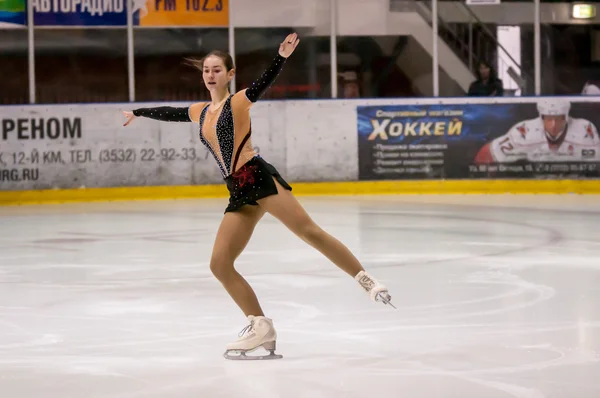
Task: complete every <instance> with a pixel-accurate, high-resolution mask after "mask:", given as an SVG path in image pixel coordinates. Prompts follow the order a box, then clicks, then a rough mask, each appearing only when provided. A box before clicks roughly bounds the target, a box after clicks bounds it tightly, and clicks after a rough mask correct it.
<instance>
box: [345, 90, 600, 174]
mask: <svg viewBox="0 0 600 398" xmlns="http://www.w3.org/2000/svg"><path fill="white" fill-rule="evenodd" d="M596 107H597V105H596V104H593V103H573V104H571V103H569V102H566V101H564V100H562V99H556V98H553V99H540V101H539V102H538V103H537V104H536V103H508V104H456V105H452V104H443V105H388V106H361V107H358V108H357V113H358V141H359V142H358V155H359V178H360V179H362V180H380V179H440V178H447V179H463V178H532V177H535V178H538V177H549V178H551V177H555V176H556V177H560V178H565V177H569V178H571V177H574V178H582V177H594V178H597V177H600V137H599V135H598V131H597V128H596V126H597V125H598V124H599V123H600V115H599V114H598V112H597V109H596Z"/></svg>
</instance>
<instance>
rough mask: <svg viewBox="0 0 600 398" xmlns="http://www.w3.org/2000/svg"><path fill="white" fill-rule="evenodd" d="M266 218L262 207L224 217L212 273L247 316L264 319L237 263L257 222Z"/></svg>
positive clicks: (215, 245) (215, 246)
mask: <svg viewBox="0 0 600 398" xmlns="http://www.w3.org/2000/svg"><path fill="white" fill-rule="evenodd" d="M264 214H265V210H264V209H263V208H261V206H244V207H243V208H242V209H240V210H239V211H237V212H231V213H225V216H224V217H223V221H221V225H220V226H219V230H218V231H217V237H216V239H215V243H214V248H213V253H212V257H211V260H210V270H211V271H212V273H213V274H214V276H215V277H216V278H217V279H218V280H219V282H221V284H222V285H223V287H224V288H225V290H227V293H229V295H230V296H231V298H232V299H233V300H234V301H235V303H236V304H237V305H238V306H239V307H240V309H241V310H242V311H243V312H244V314H245V315H246V316H249V315H254V316H263V315H264V314H263V311H262V309H261V307H260V304H259V303H258V299H257V297H256V293H254V290H253V289H252V287H250V285H249V284H248V282H247V281H246V280H245V279H244V278H243V277H242V276H241V275H240V274H239V273H238V272H237V271H236V270H235V268H234V262H235V260H236V259H237V258H238V256H239V255H240V254H241V253H242V251H243V250H244V248H245V247H246V245H247V244H248V242H249V241H250V237H251V236H252V233H253V232H254V228H255V227H256V224H258V221H259V220H260V219H261V218H262V216H263V215H264Z"/></svg>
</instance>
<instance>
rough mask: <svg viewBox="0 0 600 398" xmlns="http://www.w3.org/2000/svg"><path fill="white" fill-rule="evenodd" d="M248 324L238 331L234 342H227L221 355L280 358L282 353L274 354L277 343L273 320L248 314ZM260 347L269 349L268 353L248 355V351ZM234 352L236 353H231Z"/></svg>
mask: <svg viewBox="0 0 600 398" xmlns="http://www.w3.org/2000/svg"><path fill="white" fill-rule="evenodd" d="M248 320H249V321H250V325H248V326H246V327H245V328H244V329H242V331H241V332H240V334H239V336H240V337H241V338H240V339H239V340H238V341H236V342H235V343H231V344H227V347H226V348H227V350H226V351H225V354H223V356H224V357H225V358H226V359H237V360H239V359H246V360H247V359H254V360H256V359H281V358H283V356H282V355H276V354H275V346H276V343H277V332H276V331H275V328H274V327H273V321H272V320H271V319H269V318H266V317H264V316H253V315H250V316H248ZM260 347H262V348H264V349H265V350H267V351H269V353H270V354H269V355H260V356H258V355H257V356H252V355H250V356H248V355H246V353H250V352H252V351H254V350H257V349H259V348H260ZM231 354H236V355H231Z"/></svg>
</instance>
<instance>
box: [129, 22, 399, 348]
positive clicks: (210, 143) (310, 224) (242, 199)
mask: <svg viewBox="0 0 600 398" xmlns="http://www.w3.org/2000/svg"><path fill="white" fill-rule="evenodd" d="M299 42H300V40H299V39H298V35H297V34H296V33H293V34H290V35H288V36H287V38H286V39H285V41H283V42H282V43H281V45H280V46H279V53H278V54H277V55H276V56H275V58H274V59H273V62H272V63H271V65H270V66H269V67H268V68H267V69H266V70H265V71H264V72H263V74H262V75H261V76H260V77H259V78H258V79H257V80H256V81H254V82H253V83H252V85H251V87H250V88H248V89H244V90H240V91H238V92H237V93H235V94H234V95H231V94H230V93H229V88H228V87H229V82H230V81H231V79H233V77H234V66H233V60H232V58H231V56H230V55H229V54H227V53H223V52H220V51H213V52H211V53H210V54H208V55H207V56H206V57H204V58H203V59H201V60H191V62H192V64H194V66H196V67H198V68H199V69H200V70H201V71H202V77H203V80H204V84H205V85H206V87H207V88H208V90H209V92H210V95H211V102H200V103H195V104H193V105H191V106H189V107H182V108H179V107H177V108H175V107H167V106H163V107H156V108H141V109H135V110H134V111H133V112H124V114H125V116H126V118H127V121H126V122H125V124H124V125H125V126H127V125H128V124H129V123H131V121H132V120H133V119H134V118H135V117H139V116H142V117H147V118H151V119H155V120H160V121H166V122H194V123H198V124H199V136H200V140H201V141H202V143H203V144H204V145H205V146H206V147H207V148H208V150H209V151H210V152H211V154H212V155H213V156H214V158H215V160H216V163H217V166H218V167H219V169H220V170H221V173H222V175H223V178H224V180H225V183H226V185H227V189H228V190H229V194H230V195H229V205H228V206H227V208H226V209H225V214H224V217H223V220H222V222H221V225H220V227H219V229H218V232H217V236H216V239H215V242H214V247H213V252H212V257H211V260H210V270H211V271H212V273H213V274H214V276H215V277H216V278H217V279H218V280H219V281H220V282H221V284H222V285H223V287H224V288H225V290H226V291H227V293H229V295H230V296H231V298H232V299H233V300H234V301H235V303H236V304H237V305H238V306H239V308H240V309H241V310H242V312H243V313H244V314H245V315H246V317H247V318H248V321H249V325H248V326H246V328H244V329H243V330H242V332H241V333H240V336H241V338H240V339H239V340H237V341H236V342H234V343H231V344H228V345H227V347H226V351H225V353H224V356H225V358H227V359H273V358H281V357H282V356H281V355H275V353H274V352H275V346H276V340H277V333H276V331H275V328H274V327H273V321H272V319H269V318H267V317H265V314H264V313H263V310H262V308H261V306H260V304H259V302H258V299H257V297H256V294H255V293H254V290H253V289H252V288H251V287H250V285H249V284H248V282H247V281H246V280H245V279H244V278H243V277H242V276H241V275H240V274H239V273H238V272H237V271H236V269H235V268H234V262H235V260H236V259H237V257H238V256H239V255H240V254H241V253H242V251H243V250H244V248H245V247H246V245H247V243H248V242H249V240H250V238H251V236H252V233H253V231H254V228H255V227H256V225H257V223H258V222H259V220H260V219H261V218H262V217H263V215H264V214H265V213H267V212H268V213H269V214H271V215H272V216H274V217H275V218H277V219H278V220H279V221H281V222H282V223H283V224H284V225H285V226H286V227H287V228H289V229H290V230H291V231H292V232H293V233H294V234H296V235H297V236H298V237H300V238H301V239H302V240H304V241H305V242H306V243H308V244H309V245H311V246H312V247H314V248H315V249H316V250H318V251H319V252H321V253H322V254H323V255H325V256H326V257H327V258H328V259H329V260H331V262H333V263H334V264H335V265H337V266H338V267H339V268H341V269H342V270H343V271H345V272H346V273H347V274H349V275H350V276H351V277H353V278H354V279H355V280H356V281H357V282H358V284H359V285H360V286H361V287H362V288H363V289H364V290H365V291H366V292H367V293H368V294H369V295H370V297H371V299H372V300H373V301H375V302H383V303H384V304H390V305H392V304H391V296H390V295H389V293H388V289H387V288H386V287H385V286H384V285H382V284H381V283H379V282H378V281H377V280H375V279H374V278H373V277H372V276H371V275H369V274H368V273H367V272H366V271H365V269H364V268H363V267H362V266H361V264H360V262H359V261H358V260H357V259H356V257H354V255H353V254H352V253H351V252H350V250H349V249H348V248H347V247H346V246H344V245H343V244H342V243H341V242H339V241H338V240H337V239H335V238H334V237H332V236H331V235H329V234H328V233H327V232H325V231H324V230H322V229H321V228H320V227H319V226H318V225H317V224H315V222H314V221H313V220H312V219H311V218H310V217H309V215H308V214H307V213H306V212H305V210H304V208H303V207H302V206H301V205H300V203H299V202H298V201H297V200H296V198H295V197H294V196H293V195H292V193H291V190H292V188H291V187H290V185H289V184H288V183H287V182H286V181H285V180H284V179H283V178H282V177H281V175H280V174H279V173H278V171H277V170H276V169H275V167H273V166H272V165H271V164H269V163H267V162H266V161H265V160H264V159H263V158H262V157H261V156H260V155H258V154H257V153H256V152H254V150H253V147H252V143H251V140H250V134H251V126H250V107H251V106H252V105H253V104H254V103H255V102H256V101H257V100H258V99H259V98H260V97H261V96H262V94H263V93H264V92H265V91H266V90H267V88H268V87H269V86H270V85H271V83H273V81H274V80H275V78H276V77H277V76H278V75H279V73H280V71H281V69H282V67H283V65H284V63H285V61H286V59H287V58H288V57H289V56H290V55H291V54H292V53H293V52H294V50H295V49H296V46H298V43H299ZM188 61H190V60H188ZM392 306H393V305H392ZM260 347H263V348H264V349H266V350H267V351H269V352H270V355H267V356H246V355H245V354H246V353H248V352H252V351H254V350H256V349H257V348H260ZM232 354H235V355H232Z"/></svg>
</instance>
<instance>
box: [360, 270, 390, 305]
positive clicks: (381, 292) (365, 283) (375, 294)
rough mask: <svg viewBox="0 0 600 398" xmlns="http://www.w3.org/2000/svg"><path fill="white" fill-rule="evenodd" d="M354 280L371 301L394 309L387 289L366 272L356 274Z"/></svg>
mask: <svg viewBox="0 0 600 398" xmlns="http://www.w3.org/2000/svg"><path fill="white" fill-rule="evenodd" d="M354 279H355V280H356V281H357V282H358V283H359V284H360V285H361V286H362V287H363V289H365V291H366V292H367V293H369V296H370V297H371V300H373V301H375V302H379V301H381V302H382V303H383V304H385V305H388V304H389V305H391V306H392V307H394V304H392V296H390V294H389V293H388V289H387V287H385V286H384V285H382V284H381V283H379V282H378V281H377V280H376V279H375V278H373V277H372V276H371V275H369V274H368V273H367V272H366V271H360V272H359V273H358V274H356V276H355V277H354ZM394 308H396V307H394Z"/></svg>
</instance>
